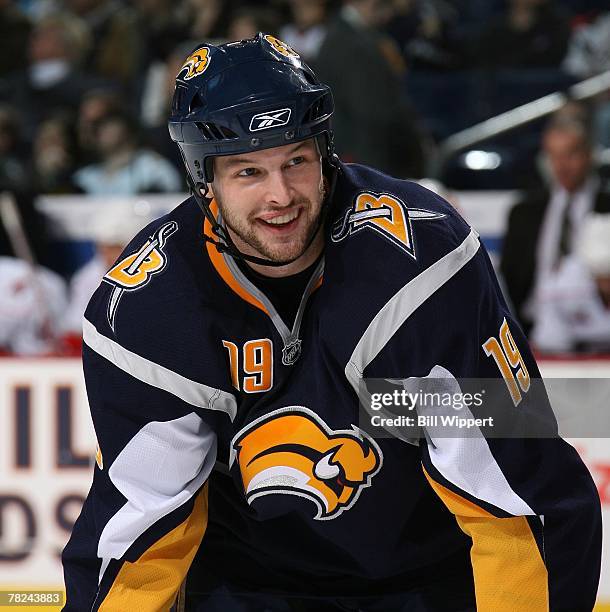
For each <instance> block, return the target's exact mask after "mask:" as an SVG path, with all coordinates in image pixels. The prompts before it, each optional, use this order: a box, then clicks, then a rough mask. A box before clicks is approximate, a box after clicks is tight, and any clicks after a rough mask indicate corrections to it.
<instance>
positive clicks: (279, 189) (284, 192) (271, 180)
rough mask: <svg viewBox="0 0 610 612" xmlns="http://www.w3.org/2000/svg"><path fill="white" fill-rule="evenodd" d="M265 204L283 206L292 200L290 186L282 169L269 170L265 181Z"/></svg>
mask: <svg viewBox="0 0 610 612" xmlns="http://www.w3.org/2000/svg"><path fill="white" fill-rule="evenodd" d="M266 188H267V195H266V200H267V204H270V205H272V206H279V207H285V206H288V205H289V204H290V203H291V202H292V196H293V193H292V188H291V186H290V183H289V181H288V179H287V177H286V176H285V174H284V173H283V172H282V171H278V172H270V173H269V175H268V176H267V181H266Z"/></svg>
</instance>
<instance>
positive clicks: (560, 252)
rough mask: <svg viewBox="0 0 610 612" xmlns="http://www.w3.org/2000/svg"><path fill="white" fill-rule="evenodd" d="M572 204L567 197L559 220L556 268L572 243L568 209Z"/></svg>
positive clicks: (570, 198)
mask: <svg viewBox="0 0 610 612" xmlns="http://www.w3.org/2000/svg"><path fill="white" fill-rule="evenodd" d="M571 204H572V196H571V195H568V200H567V202H566V205H565V207H564V209H563V215H562V219H561V232H560V233H559V247H558V249H557V261H556V262H555V265H556V266H559V263H560V261H561V259H562V257H565V256H566V255H567V254H568V253H569V252H570V250H571V246H572V245H571V242H572V220H571V219H570V209H571Z"/></svg>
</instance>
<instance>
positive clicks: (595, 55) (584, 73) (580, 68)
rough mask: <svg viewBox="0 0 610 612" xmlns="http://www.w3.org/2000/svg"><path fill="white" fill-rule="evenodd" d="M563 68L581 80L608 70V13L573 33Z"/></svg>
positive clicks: (609, 24) (609, 16) (609, 31)
mask: <svg viewBox="0 0 610 612" xmlns="http://www.w3.org/2000/svg"><path fill="white" fill-rule="evenodd" d="M563 67H564V68H565V70H567V71H568V72H569V73H570V74H573V75H575V76H578V77H582V78H583V79H585V78H587V77H590V76H593V75H594V74H598V73H600V72H604V71H605V70H610V13H602V14H601V15H599V17H598V18H597V19H596V20H595V21H594V22H593V23H591V24H589V25H586V26H583V27H580V28H578V29H577V30H576V31H575V32H574V33H573V35H572V37H571V39H570V46H569V49H568V54H567V56H566V58H565V60H564V62H563Z"/></svg>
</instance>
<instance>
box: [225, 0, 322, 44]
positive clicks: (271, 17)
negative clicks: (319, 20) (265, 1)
mask: <svg viewBox="0 0 610 612" xmlns="http://www.w3.org/2000/svg"><path fill="white" fill-rule="evenodd" d="M314 3H315V2H314ZM278 28H279V17H278V15H277V14H276V13H275V12H274V11H272V10H271V9H268V8H257V7H249V6H244V7H241V8H239V9H237V10H235V11H233V13H232V15H231V18H230V20H229V25H228V27H227V39H228V40H245V39H246V38H254V36H256V34H257V33H258V32H269V33H270V34H275V33H277V31H278Z"/></svg>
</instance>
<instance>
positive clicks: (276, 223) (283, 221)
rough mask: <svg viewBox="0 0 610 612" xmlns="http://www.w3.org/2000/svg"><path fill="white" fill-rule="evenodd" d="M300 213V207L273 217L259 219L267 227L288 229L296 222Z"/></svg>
mask: <svg viewBox="0 0 610 612" xmlns="http://www.w3.org/2000/svg"><path fill="white" fill-rule="evenodd" d="M300 214H301V209H300V208H298V209H296V210H292V211H290V212H288V213H286V214H285V215H280V216H277V217H273V218H272V219H258V221H260V222H261V223H262V224H263V225H265V226H266V227H270V228H277V229H286V228H288V227H292V226H293V225H295V224H296V222H297V220H298V218H299V216H300Z"/></svg>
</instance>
